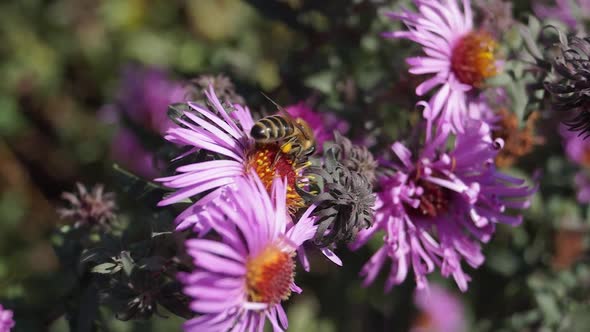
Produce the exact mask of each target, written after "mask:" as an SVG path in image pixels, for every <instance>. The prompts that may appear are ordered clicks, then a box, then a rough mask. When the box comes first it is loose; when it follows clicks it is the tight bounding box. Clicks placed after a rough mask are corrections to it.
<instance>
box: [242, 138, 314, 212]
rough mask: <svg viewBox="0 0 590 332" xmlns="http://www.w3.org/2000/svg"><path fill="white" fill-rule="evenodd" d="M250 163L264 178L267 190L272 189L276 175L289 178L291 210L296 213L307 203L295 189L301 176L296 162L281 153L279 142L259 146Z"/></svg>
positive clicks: (263, 181) (288, 190) (261, 177)
mask: <svg viewBox="0 0 590 332" xmlns="http://www.w3.org/2000/svg"><path fill="white" fill-rule="evenodd" d="M277 153H278V154H279V156H278V158H277ZM249 164H250V167H252V168H253V169H254V170H255V171H256V173H257V174H258V176H259V177H260V179H261V180H262V183H263V184H264V186H265V187H266V190H270V188H271V186H272V182H273V179H274V178H275V177H277V176H278V177H280V178H281V179H284V178H286V179H287V207H288V208H289V211H290V212H292V213H294V212H296V211H297V210H298V209H299V208H301V207H303V206H304V205H305V202H304V201H303V198H301V196H299V194H298V193H297V190H296V189H295V186H296V185H297V177H298V176H299V174H298V171H297V167H296V165H295V162H294V160H293V158H291V157H290V156H288V155H285V154H283V153H281V152H280V147H279V146H278V145H277V144H265V145H259V146H257V147H256V150H255V151H254V152H253V153H252V155H251V156H250V161H249Z"/></svg>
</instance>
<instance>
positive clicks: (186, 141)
mask: <svg viewBox="0 0 590 332" xmlns="http://www.w3.org/2000/svg"><path fill="white" fill-rule="evenodd" d="M205 95H206V97H207V100H208V103H209V106H210V107H209V108H207V107H204V106H202V105H199V104H197V103H192V102H189V103H188V106H189V107H190V109H189V110H186V111H184V112H183V113H182V117H180V118H179V119H178V120H177V121H178V123H179V125H180V127H177V128H170V129H169V130H168V132H167V134H166V136H165V137H166V139H168V140H169V141H171V142H174V143H178V144H182V145H186V146H188V147H191V150H189V151H188V152H187V153H186V154H184V155H182V156H181V157H185V156H188V155H192V154H193V153H196V152H200V153H201V154H203V153H205V154H206V157H207V158H206V159H205V160H203V161H198V162H195V163H192V164H188V165H184V166H181V167H178V169H177V172H178V173H179V174H177V175H173V176H169V177H164V178H159V179H156V181H160V182H163V183H164V185H166V186H168V187H170V188H175V189H178V191H176V192H174V193H173V194H171V195H170V196H168V197H166V198H165V199H163V200H162V201H161V202H160V203H159V205H160V206H163V205H168V204H172V203H177V202H180V201H183V200H185V199H188V198H191V197H193V196H199V195H205V196H204V197H202V198H201V199H199V200H198V201H197V202H196V203H194V204H193V205H192V206H191V207H189V208H188V209H187V210H185V211H184V212H183V213H181V214H180V215H179V216H178V217H177V222H178V228H179V229H186V228H188V227H193V228H194V229H195V230H197V231H204V230H206V229H207V225H206V224H205V223H204V221H203V220H205V219H207V217H208V215H207V213H206V211H204V210H203V206H204V205H206V204H207V203H208V202H209V201H211V200H213V199H216V198H217V197H218V196H219V193H220V192H221V190H222V189H223V188H224V187H226V186H228V185H230V184H232V183H235V181H236V180H237V179H239V178H243V177H248V176H256V177H258V178H260V179H261V180H262V183H263V184H264V185H265V187H266V188H267V189H268V190H270V187H271V185H272V182H273V180H274V178H275V177H279V178H286V179H287V205H288V207H289V210H290V211H295V210H297V209H299V208H301V207H303V206H304V201H303V198H301V197H300V196H299V194H298V193H297V191H296V186H297V180H298V176H299V174H300V170H299V165H297V164H296V163H295V161H294V160H293V159H292V158H291V157H290V156H287V155H285V154H282V153H281V152H280V147H279V146H278V145H276V144H266V145H259V144H255V142H254V139H252V137H251V136H250V129H251V128H252V126H253V125H254V120H253V119H252V115H251V114H250V111H249V110H248V108H247V107H242V106H240V105H238V104H234V105H232V106H231V108H230V111H229V112H228V110H226V107H224V106H223V105H222V104H221V102H220V101H219V99H218V98H217V96H216V95H215V92H214V91H213V87H212V86H210V87H209V89H208V91H205ZM252 170H253V171H254V172H253V173H252V172H251V171H252Z"/></svg>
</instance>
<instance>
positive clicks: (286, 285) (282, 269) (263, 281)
mask: <svg viewBox="0 0 590 332" xmlns="http://www.w3.org/2000/svg"><path fill="white" fill-rule="evenodd" d="M293 257H294V254H293V253H289V252H284V251H282V250H281V249H279V248H278V247H277V246H275V245H270V246H268V247H267V248H265V249H264V250H263V251H262V252H261V253H260V254H258V255H257V256H256V257H253V258H251V259H249V260H248V262H247V263H246V269H247V273H246V287H247V290H248V296H249V300H250V301H253V302H264V303H269V304H277V303H280V302H281V301H284V300H286V299H288V298H289V296H290V295H291V284H292V283H293V279H294V277H295V272H294V271H295V262H294V260H293Z"/></svg>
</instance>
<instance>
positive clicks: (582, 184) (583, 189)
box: [574, 171, 590, 204]
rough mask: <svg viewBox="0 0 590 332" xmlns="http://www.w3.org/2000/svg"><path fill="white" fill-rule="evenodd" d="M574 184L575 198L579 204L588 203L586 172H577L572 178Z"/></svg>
mask: <svg viewBox="0 0 590 332" xmlns="http://www.w3.org/2000/svg"><path fill="white" fill-rule="evenodd" d="M574 184H575V185H576V189H577V190H578V194H577V195H576V197H577V198H578V202H580V203H584V204H586V203H590V176H589V175H588V173H587V172H586V171H579V172H578V173H577V174H576V176H575V177H574Z"/></svg>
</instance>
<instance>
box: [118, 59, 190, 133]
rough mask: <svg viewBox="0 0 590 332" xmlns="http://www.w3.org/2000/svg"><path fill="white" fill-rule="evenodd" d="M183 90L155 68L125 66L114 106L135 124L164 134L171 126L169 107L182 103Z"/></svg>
mask: <svg viewBox="0 0 590 332" xmlns="http://www.w3.org/2000/svg"><path fill="white" fill-rule="evenodd" d="M186 92H187V91H186V89H185V88H184V87H183V85H182V84H181V83H179V82H175V81H172V80H170V79H169V78H168V76H167V74H166V72H165V71H163V70H160V69H155V68H143V67H140V66H128V67H126V68H125V69H124V71H123V80H122V83H121V88H120V91H119V93H118V97H117V106H118V107H119V108H120V109H121V110H122V111H123V112H124V113H125V114H126V115H127V116H128V117H129V118H130V119H131V120H132V121H133V122H135V123H136V124H138V125H140V126H143V127H144V128H146V129H149V130H151V131H153V132H156V133H162V134H163V133H165V132H166V130H167V129H168V128H170V127H172V126H174V123H173V122H172V121H171V120H170V119H169V118H168V114H167V112H168V105H169V104H172V103H176V102H182V101H184V100H185V99H186V98H185V95H186Z"/></svg>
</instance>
